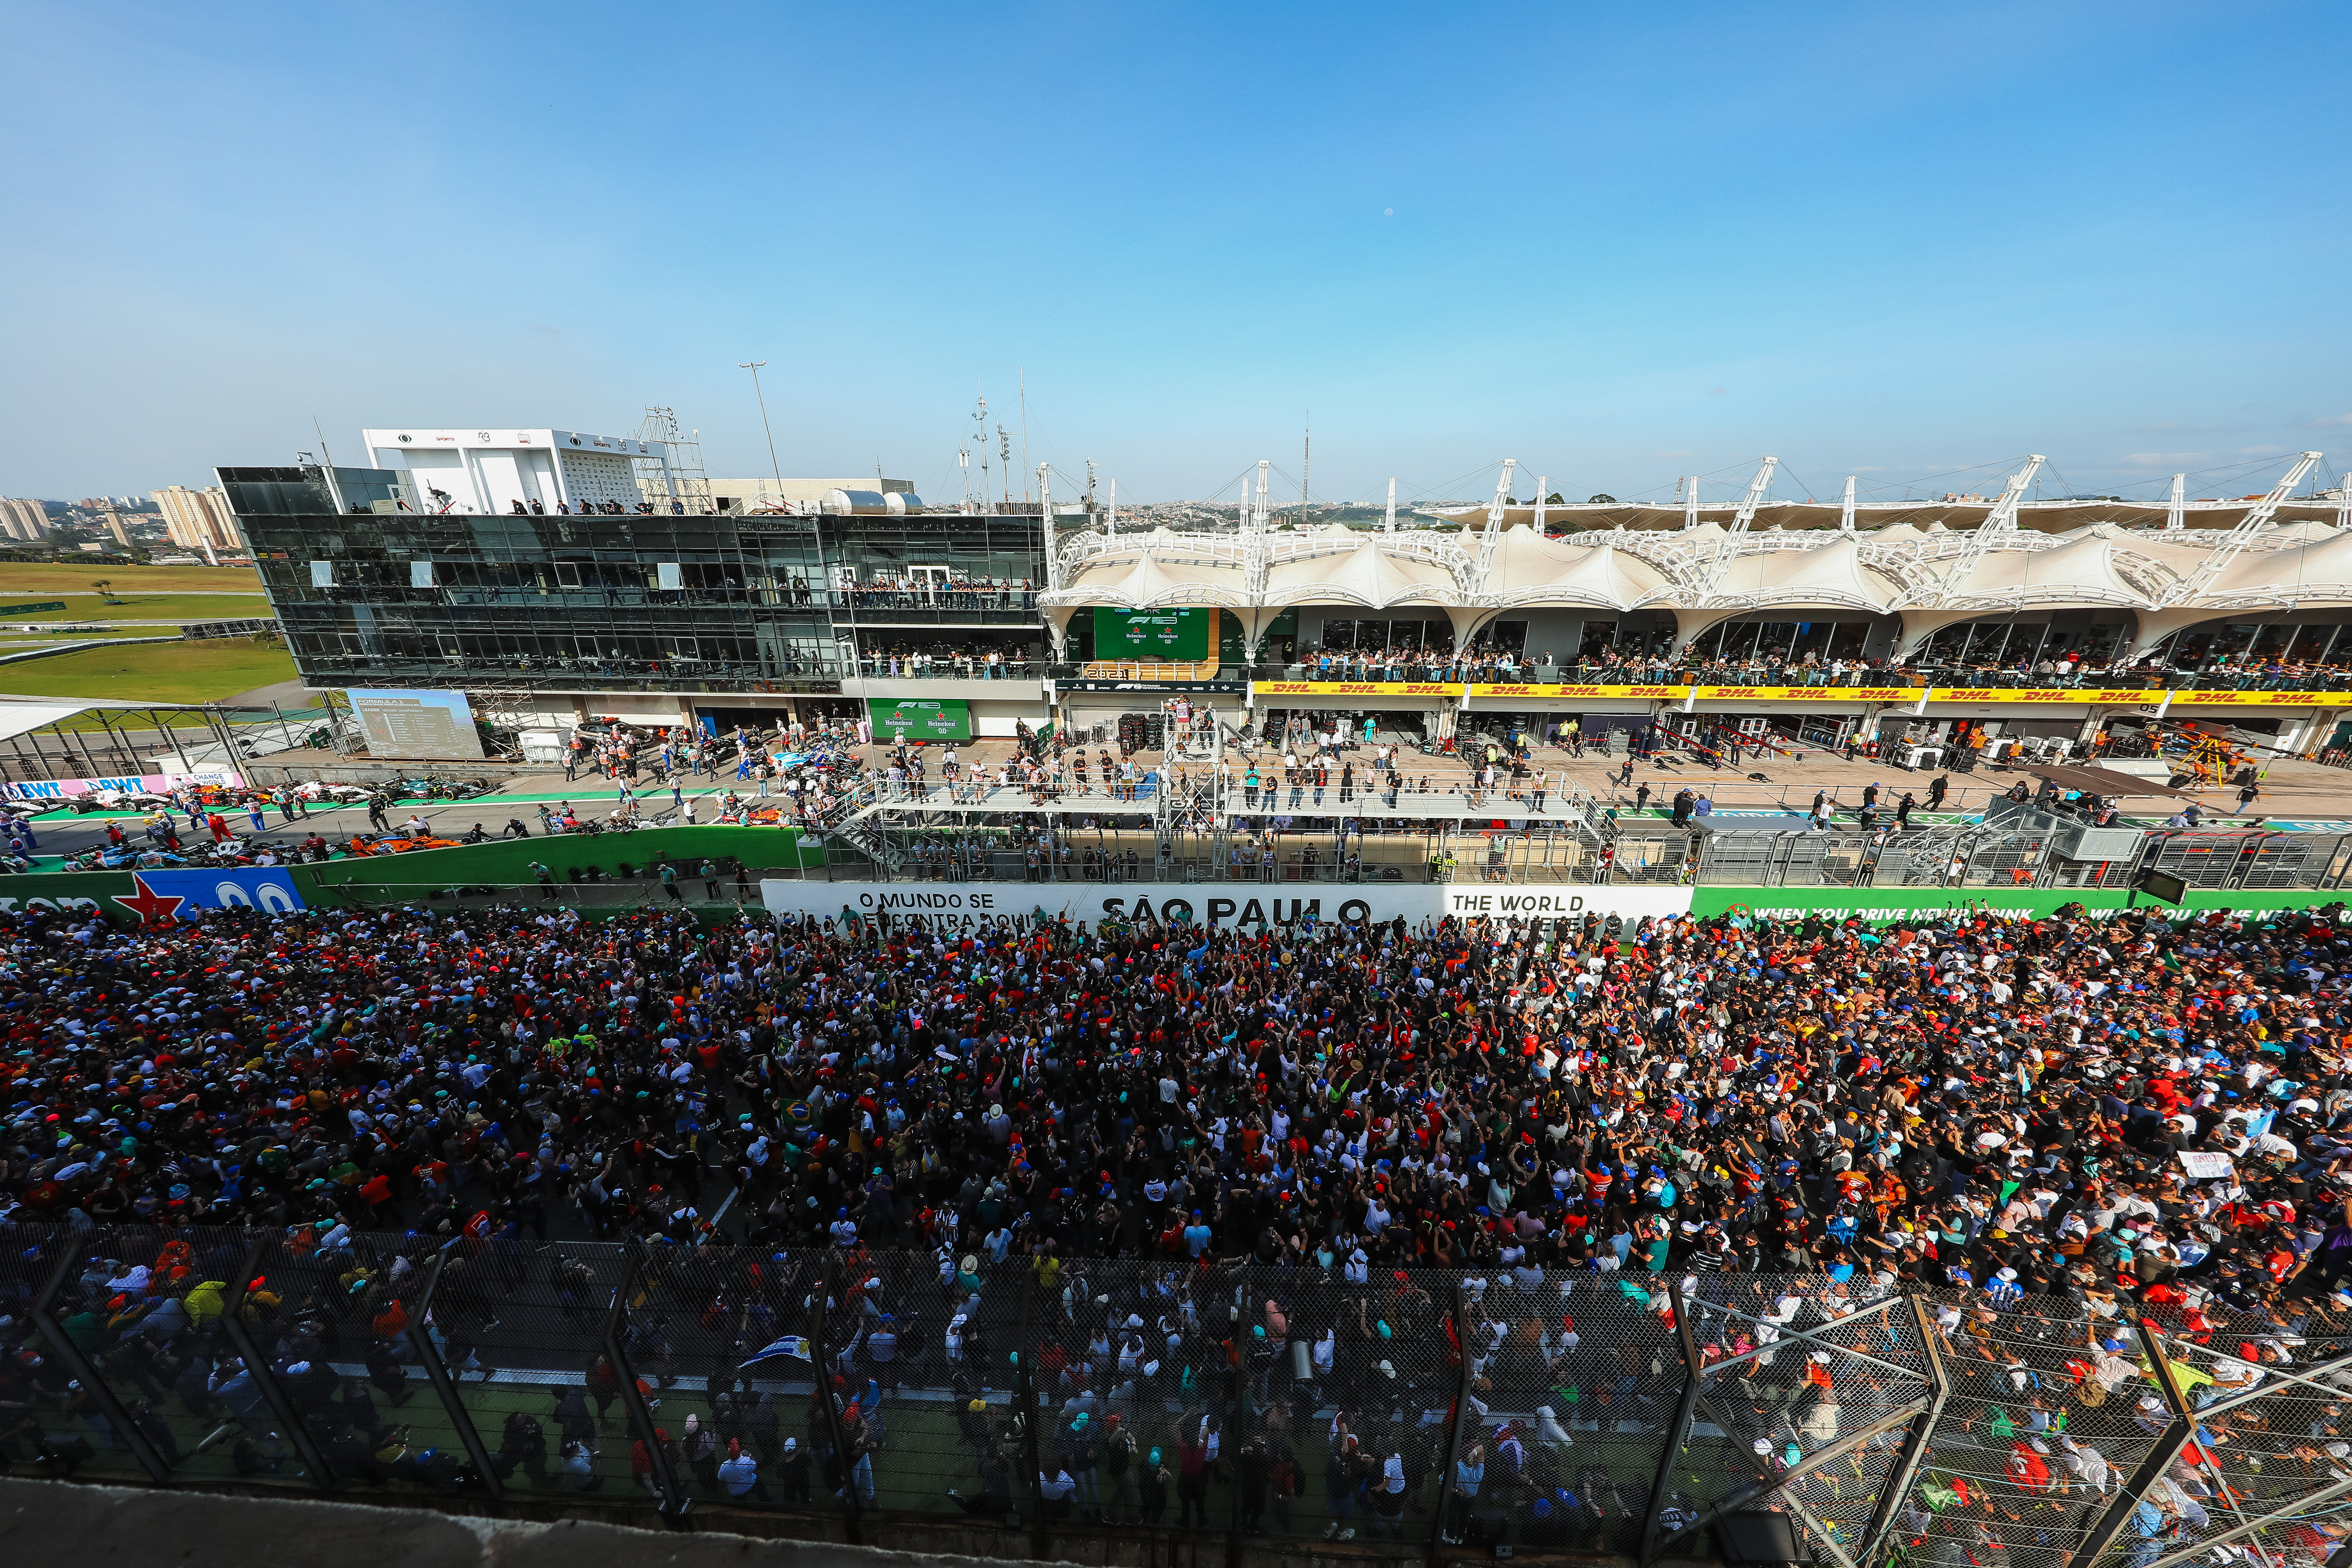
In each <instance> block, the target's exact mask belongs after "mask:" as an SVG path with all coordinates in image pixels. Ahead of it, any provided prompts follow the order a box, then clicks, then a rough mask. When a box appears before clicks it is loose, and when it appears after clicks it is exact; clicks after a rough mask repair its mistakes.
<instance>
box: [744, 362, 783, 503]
mask: <svg viewBox="0 0 2352 1568" xmlns="http://www.w3.org/2000/svg"><path fill="white" fill-rule="evenodd" d="M766 363H768V362H767V361H766V360H763V359H739V360H737V361H736V362H735V368H736V369H737V370H748V371H750V372H751V395H752V396H754V397H756V398H758V399H759V400H760V428H761V430H763V431H766V432H767V437H768V467H769V468H770V469H771V470H772V472H773V473H774V474H775V476H776V500H779V501H781V500H783V499H784V470H783V467H782V465H781V464H779V463H778V462H777V461H776V432H775V429H774V427H773V426H771V425H770V424H769V423H768V395H767V394H766V393H764V392H761V390H760V369H761V366H762V365H765V364H766Z"/></svg>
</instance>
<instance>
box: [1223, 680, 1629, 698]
mask: <svg viewBox="0 0 2352 1568" xmlns="http://www.w3.org/2000/svg"><path fill="white" fill-rule="evenodd" d="M1251 689H1252V690H1254V691H1255V692H1256V693H1257V695H1259V696H1260V697H1459V696H1461V695H1462V684H1461V682H1459V681H1454V680H1260V681H1255V682H1253V683H1252V686H1251ZM1595 689H1596V690H1597V689H1598V688H1595ZM1664 689H1665V688H1664V687H1660V688H1659V690H1661V691H1663V690H1664Z"/></svg>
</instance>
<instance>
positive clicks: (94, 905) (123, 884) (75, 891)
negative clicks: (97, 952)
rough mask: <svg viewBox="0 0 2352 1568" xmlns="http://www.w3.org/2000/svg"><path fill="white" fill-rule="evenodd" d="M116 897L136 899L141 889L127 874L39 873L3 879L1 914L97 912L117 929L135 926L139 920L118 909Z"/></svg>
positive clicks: (1, 886)
mask: <svg viewBox="0 0 2352 1568" xmlns="http://www.w3.org/2000/svg"><path fill="white" fill-rule="evenodd" d="M117 893H128V894H131V896H133V897H136V896H137V894H138V889H136V888H135V887H134V886H133V885H132V883H131V873H130V872H128V871H47V872H44V871H36V872H32V873H30V874H29V875H26V876H22V877H0V910H5V912H7V913H9V914H12V915H21V914H29V913H30V912H32V911H33V910H58V911H61V912H63V913H66V914H78V913H81V912H84V911H87V910H95V911H97V912H98V913H100V914H101V915H104V916H105V917H106V918H107V920H108V921H110V922H112V923H113V924H115V925H135V924H137V923H138V921H139V916H138V915H137V914H136V913H135V912H133V911H131V910H124V909H122V908H121V907H120V906H118V905H117V904H116V903H115V901H114V896H115V895H116V894H117Z"/></svg>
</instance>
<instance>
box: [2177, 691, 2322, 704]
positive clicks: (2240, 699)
mask: <svg viewBox="0 0 2352 1568" xmlns="http://www.w3.org/2000/svg"><path fill="white" fill-rule="evenodd" d="M2134 695H2136V696H2137V697H2139V698H2141V699H2142V700H2149V701H2160V700H2163V697H2164V693H2163V692H2161V691H2143V692H2137V693H2135V694H2134ZM2172 705H2173V706H2174V707H2175V708H2352V691H2176V692H2174V693H2173V694H2172Z"/></svg>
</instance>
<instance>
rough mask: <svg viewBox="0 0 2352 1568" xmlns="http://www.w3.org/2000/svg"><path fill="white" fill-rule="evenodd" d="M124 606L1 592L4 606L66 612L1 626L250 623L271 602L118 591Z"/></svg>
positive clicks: (3, 618) (0, 619) (73, 596)
mask: <svg viewBox="0 0 2352 1568" xmlns="http://www.w3.org/2000/svg"><path fill="white" fill-rule="evenodd" d="M117 597H119V598H120V599H121V601H122V602H121V604H119V605H110V604H108V603H107V602H106V601H105V600H104V599H101V598H100V597H99V596H98V595H96V594H94V593H90V592H88V591H83V592H80V593H73V592H67V593H62V594H50V595H46V596H43V595H40V594H37V593H35V594H30V595H26V597H25V598H24V599H21V600H20V599H17V598H14V597H10V596H5V591H0V605H8V604H18V603H30V604H63V605H65V608H64V609H62V610H47V611H43V612H41V613H39V614H26V613H24V612H22V611H19V612H16V613H15V614H9V615H0V625H7V626H19V625H22V626H47V625H50V624H58V625H62V624H65V623H68V622H83V621H163V622H167V623H169V624H171V625H173V626H184V625H186V624H187V623H189V622H191V621H231V620H250V619H254V618H257V617H259V616H267V615H268V614H269V600H268V598H267V597H266V596H265V595H261V594H258V593H254V594H142V593H136V592H121V591H118V593H117Z"/></svg>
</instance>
